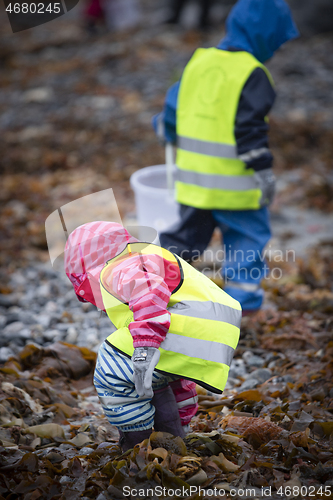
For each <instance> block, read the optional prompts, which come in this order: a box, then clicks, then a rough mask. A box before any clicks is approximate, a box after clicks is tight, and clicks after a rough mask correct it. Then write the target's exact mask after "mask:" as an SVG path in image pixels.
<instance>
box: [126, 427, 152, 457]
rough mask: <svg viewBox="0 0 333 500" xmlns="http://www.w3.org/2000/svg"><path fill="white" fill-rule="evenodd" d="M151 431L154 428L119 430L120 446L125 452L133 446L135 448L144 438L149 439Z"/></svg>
mask: <svg viewBox="0 0 333 500" xmlns="http://www.w3.org/2000/svg"><path fill="white" fill-rule="evenodd" d="M151 433H152V429H145V430H143V431H132V432H123V431H119V434H120V439H119V446H120V448H121V449H122V451H123V452H125V451H127V450H130V449H131V448H134V446H135V445H136V444H138V443H141V441H143V440H144V439H148V438H149V436H150V434H151Z"/></svg>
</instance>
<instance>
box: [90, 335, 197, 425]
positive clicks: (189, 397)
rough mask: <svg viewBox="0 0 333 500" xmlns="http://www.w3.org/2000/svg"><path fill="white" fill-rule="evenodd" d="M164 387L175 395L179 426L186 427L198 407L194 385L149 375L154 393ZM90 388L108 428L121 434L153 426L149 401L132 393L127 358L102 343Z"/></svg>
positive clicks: (130, 374) (152, 415)
mask: <svg viewBox="0 0 333 500" xmlns="http://www.w3.org/2000/svg"><path fill="white" fill-rule="evenodd" d="M168 384H170V386H171V388H172V389H173V392H174V394H175V397H176V401H177V405H178V411H179V415H180V418H181V422H182V425H186V424H188V423H189V422H190V420H191V418H192V416H193V415H195V413H196V411H197V408H198V404H197V400H198V397H197V395H196V390H195V383H194V382H190V381H187V380H183V379H179V378H177V377H171V376H166V375H162V374H160V373H158V372H156V371H154V372H153V379H152V387H153V390H154V391H156V390H158V389H162V388H164V387H166V386H167V385H168ZM94 385H95V388H96V390H97V394H98V397H99V400H100V402H101V404H102V407H103V410H104V413H105V415H106V417H107V419H108V421H109V422H110V423H111V424H112V425H115V426H116V427H118V429H120V430H122V431H123V432H129V431H136V430H144V429H150V428H152V427H153V426H154V415H155V408H154V406H153V405H152V404H151V399H150V398H147V397H140V396H139V395H138V393H137V392H136V389H135V385H134V381H133V364H132V361H131V359H129V358H127V357H126V356H124V355H123V354H121V353H120V352H118V351H117V350H116V349H114V348H113V347H112V346H111V345H110V344H108V343H106V342H104V343H103V344H102V345H101V347H100V349H99V352H98V357H97V362H96V368H95V373H94Z"/></svg>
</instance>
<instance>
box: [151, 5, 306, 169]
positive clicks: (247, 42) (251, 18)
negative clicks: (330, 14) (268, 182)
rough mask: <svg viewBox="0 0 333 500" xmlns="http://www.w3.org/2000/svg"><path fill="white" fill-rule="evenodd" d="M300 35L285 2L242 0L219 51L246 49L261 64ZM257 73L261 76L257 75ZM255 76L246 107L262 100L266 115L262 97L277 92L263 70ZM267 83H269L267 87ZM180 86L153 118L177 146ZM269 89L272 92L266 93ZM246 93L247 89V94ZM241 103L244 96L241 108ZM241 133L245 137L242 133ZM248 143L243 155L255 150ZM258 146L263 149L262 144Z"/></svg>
mask: <svg viewBox="0 0 333 500" xmlns="http://www.w3.org/2000/svg"><path fill="white" fill-rule="evenodd" d="M298 35H299V33H298V30H297V27H296V25H295V23H294V21H293V18H292V15H291V12H290V9H289V6H288V5H287V4H286V2H285V1H284V0H238V2H237V3H236V4H235V5H234V7H233V8H232V10H231V12H230V14H229V16H228V19H227V23H226V36H225V37H224V38H223V39H222V40H221V42H220V43H219V45H218V46H217V48H219V49H222V50H244V51H246V52H250V53H251V54H252V55H253V56H254V57H256V58H257V59H258V61H260V62H261V63H263V62H265V61H267V60H268V59H270V58H271V57H272V55H273V54H274V52H275V51H276V50H277V49H278V48H279V47H281V45H282V44H283V43H285V42H287V41H288V40H292V39H293V38H296V37H297V36H298ZM258 72H259V75H258ZM260 72H261V77H260ZM255 73H257V74H256V75H255ZM253 77H254V78H253V79H252V82H250V79H251V78H252V76H251V77H250V78H249V80H248V83H249V85H248V88H249V89H250V92H251V88H252V89H253V88H256V94H257V95H253V98H252V97H251V95H250V96H249V97H248V95H246V96H245V101H246V102H245V103H244V104H245V106H244V107H245V108H246V107H249V105H250V106H251V108H255V107H256V106H257V103H258V101H259V100H260V101H261V107H262V110H264V112H265V113H266V112H268V111H269V109H268V108H269V105H268V104H267V103H262V99H261V96H262V95H263V94H267V93H268V94H269V93H272V92H273V91H272V90H271V91H270V90H269V87H270V84H269V83H267V82H268V80H267V78H266V77H265V75H264V72H263V71H262V70H261V69H259V70H255V71H254V73H253ZM265 80H267V82H266V85H265ZM179 85H180V82H177V83H175V84H174V85H172V87H170V88H169V90H168V91H167V94H166V99H165V104H164V111H163V112H162V113H160V114H159V115H156V116H154V118H153V127H154V129H155V131H156V133H157V135H158V136H159V137H160V138H163V139H165V140H166V141H167V142H173V143H176V109H177V97H178V90H179ZM267 87H268V91H267V92H265V89H266V88H267ZM244 91H245V87H244V89H243V93H244ZM247 94H248V92H247ZM241 101H242V96H241V100H240V106H241ZM268 101H270V102H271V104H273V101H274V98H273V97H272V96H267V102H268ZM262 110H261V109H257V110H255V109H253V114H254V115H257V116H258V114H259V115H261V114H262ZM256 111H257V112H256ZM263 116H265V114H264V115H263ZM245 120H247V118H245ZM247 121H248V120H247ZM256 127H258V125H256ZM262 130H263V134H265V133H267V126H265V124H264V123H263V125H262ZM240 134H241V135H244V134H243V133H242V132H241V133H240ZM248 135H249V134H248ZM236 137H237V133H236ZM262 140H264V139H262ZM238 142H239V141H238V140H237V143H238ZM243 142H244V141H243ZM245 142H246V143H247V144H245V143H244V144H242V145H240V144H238V150H239V153H243V152H245V151H246V150H249V149H250V148H252V147H253V143H252V144H251V145H250V142H251V141H250V142H249V141H247V140H246V141H245ZM257 147H261V145H260V141H259V142H258V144H257ZM251 166H252V165H251ZM263 168H266V166H263Z"/></svg>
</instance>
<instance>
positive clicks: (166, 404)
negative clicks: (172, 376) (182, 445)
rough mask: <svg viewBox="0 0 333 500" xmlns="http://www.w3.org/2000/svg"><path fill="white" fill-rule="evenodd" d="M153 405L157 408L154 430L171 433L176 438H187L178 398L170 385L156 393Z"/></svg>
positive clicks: (152, 401)
mask: <svg viewBox="0 0 333 500" xmlns="http://www.w3.org/2000/svg"><path fill="white" fill-rule="evenodd" d="M151 404H152V405H154V406H155V419H154V430H155V431H161V432H169V433H170V434H173V435H174V436H180V437H181V438H183V437H184V436H185V431H184V429H183V427H182V425H181V421H180V416H179V413H178V406H177V403H176V398H175V395H174V393H173V392H172V389H171V387H170V386H169V385H168V386H167V387H165V388H164V389H159V390H158V391H155V392H154V397H153V399H152V400H151Z"/></svg>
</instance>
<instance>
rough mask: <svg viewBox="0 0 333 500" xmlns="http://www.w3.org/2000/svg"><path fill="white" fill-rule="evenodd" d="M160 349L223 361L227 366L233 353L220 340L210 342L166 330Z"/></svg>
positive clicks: (215, 361)
mask: <svg viewBox="0 0 333 500" xmlns="http://www.w3.org/2000/svg"><path fill="white" fill-rule="evenodd" d="M161 347H162V349H165V350H166V351H171V352H176V353H178V354H185V356H190V357H191V358H198V359H204V360H206V361H213V362H214V363H224V364H225V365H227V366H230V365H231V361H232V358H233V355H234V351H235V350H234V349H233V348H232V347H230V346H229V345H226V344H221V343H220V342H212V341H211V340H203V339H193V338H191V337H184V336H183V335H175V334H174V333H171V332H168V333H167V336H166V337H165V340H163V342H162V343H161Z"/></svg>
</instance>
